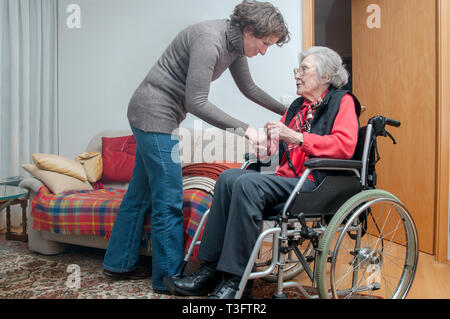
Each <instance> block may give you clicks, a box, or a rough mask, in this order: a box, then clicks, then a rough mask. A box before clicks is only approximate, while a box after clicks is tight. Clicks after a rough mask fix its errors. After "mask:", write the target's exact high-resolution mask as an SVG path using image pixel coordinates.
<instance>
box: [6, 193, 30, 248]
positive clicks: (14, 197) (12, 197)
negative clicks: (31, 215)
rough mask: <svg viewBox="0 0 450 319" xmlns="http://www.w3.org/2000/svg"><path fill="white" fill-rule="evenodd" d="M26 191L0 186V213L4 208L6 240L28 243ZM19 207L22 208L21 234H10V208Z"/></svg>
mask: <svg viewBox="0 0 450 319" xmlns="http://www.w3.org/2000/svg"><path fill="white" fill-rule="evenodd" d="M27 195H28V191H27V190H26V189H24V188H21V187H16V186H9V185H0V211H2V210H3V209H5V208H6V234H5V238H6V239H7V240H20V241H23V242H26V241H28V235H27V206H28V196H27ZM12 205H20V206H21V207H22V233H20V234H16V233H12V232H11V207H10V206H12Z"/></svg>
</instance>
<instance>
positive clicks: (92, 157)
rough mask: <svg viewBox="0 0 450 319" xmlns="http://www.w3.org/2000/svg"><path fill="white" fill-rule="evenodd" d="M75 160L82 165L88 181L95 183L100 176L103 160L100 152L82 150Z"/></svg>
mask: <svg viewBox="0 0 450 319" xmlns="http://www.w3.org/2000/svg"><path fill="white" fill-rule="evenodd" d="M75 161H76V162H79V163H80V164H81V165H83V167H84V171H85V172H86V176H87V180H88V181H89V182H91V183H95V182H97V181H98V180H99V179H100V178H101V177H102V172H103V161H102V154H101V153H100V152H84V153H82V154H80V155H78V156H77V157H76V158H75Z"/></svg>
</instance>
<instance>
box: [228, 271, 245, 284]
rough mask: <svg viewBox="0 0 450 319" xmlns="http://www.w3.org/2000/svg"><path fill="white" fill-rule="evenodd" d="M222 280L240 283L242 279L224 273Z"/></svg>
mask: <svg viewBox="0 0 450 319" xmlns="http://www.w3.org/2000/svg"><path fill="white" fill-rule="evenodd" d="M224 278H225V279H228V280H231V281H233V282H237V283H240V282H241V278H242V277H241V276H236V275H233V274H230V273H227V272H225V273H224Z"/></svg>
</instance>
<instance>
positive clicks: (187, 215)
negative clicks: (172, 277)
mask: <svg viewBox="0 0 450 319" xmlns="http://www.w3.org/2000/svg"><path fill="white" fill-rule="evenodd" d="M211 202H212V196H211V195H210V194H208V193H206V192H204V191H200V190H194V189H188V190H185V191H184V192H183V213H184V223H183V229H184V230H185V231H184V238H183V240H184V247H185V252H187V250H188V248H189V245H190V244H191V242H192V239H193V237H194V234H195V232H196V231H197V229H198V226H199V224H200V221H201V219H202V217H203V214H204V213H205V212H206V211H207V210H208V209H209V208H210V207H211ZM205 224H206V223H205ZM205 224H204V225H203V229H202V231H201V233H200V236H199V238H198V239H197V240H201V238H202V235H203V230H204V229H205ZM197 252H198V246H197V247H195V248H194V250H193V251H192V256H193V259H194V260H195V259H196V258H195V256H197Z"/></svg>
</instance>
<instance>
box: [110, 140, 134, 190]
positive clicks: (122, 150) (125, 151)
mask: <svg viewBox="0 0 450 319" xmlns="http://www.w3.org/2000/svg"><path fill="white" fill-rule="evenodd" d="M135 154H136V140H135V138H134V136H133V135H130V136H119V137H102V158H103V176H102V181H103V182H129V181H130V179H131V176H132V175H133V169H134V157H135Z"/></svg>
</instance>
